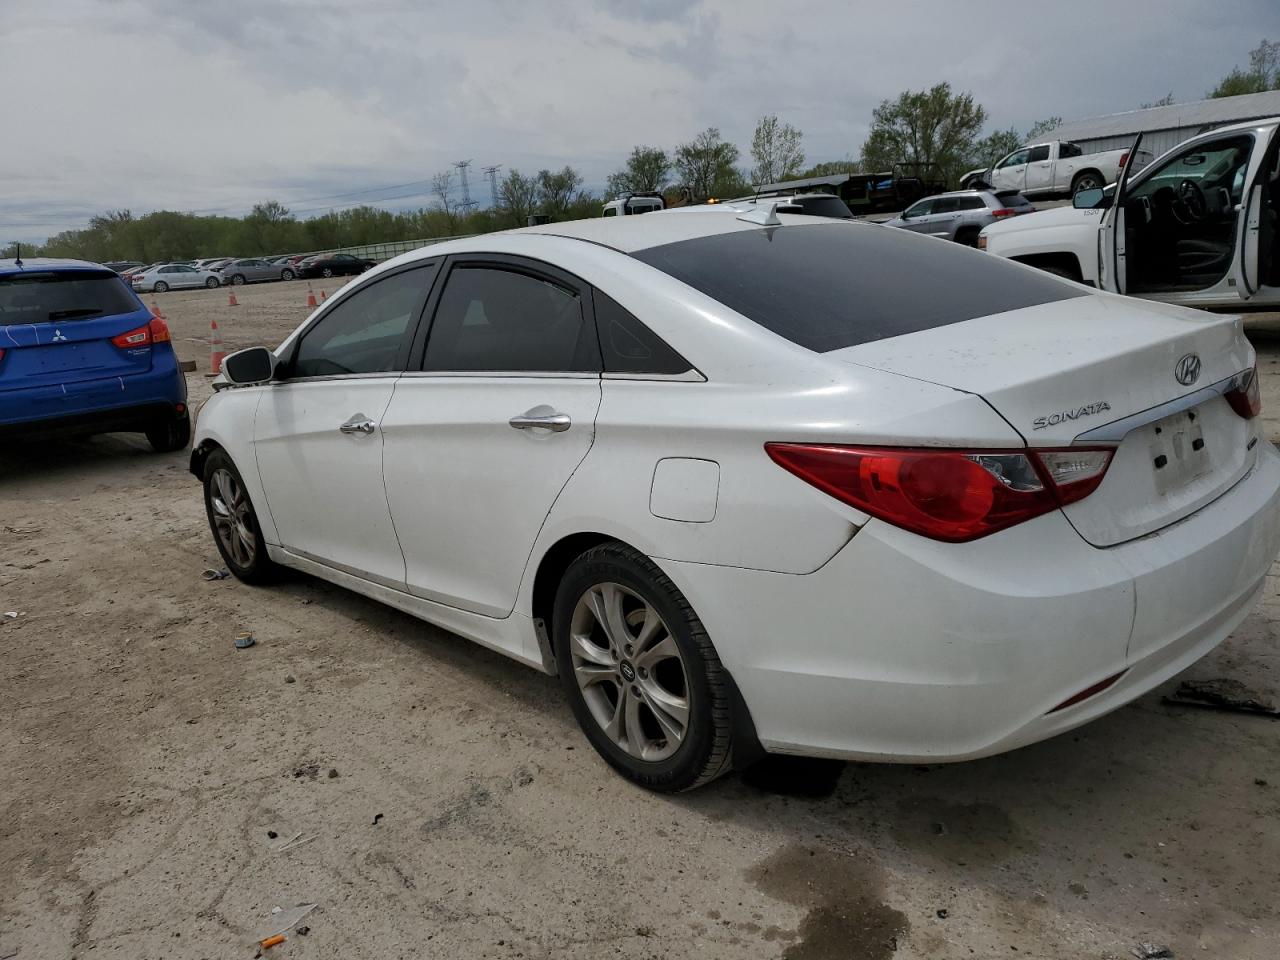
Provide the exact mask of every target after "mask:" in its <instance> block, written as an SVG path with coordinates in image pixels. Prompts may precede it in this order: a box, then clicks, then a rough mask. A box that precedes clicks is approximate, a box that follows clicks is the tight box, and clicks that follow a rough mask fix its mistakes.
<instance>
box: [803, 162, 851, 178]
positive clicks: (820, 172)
mask: <svg viewBox="0 0 1280 960" xmlns="http://www.w3.org/2000/svg"><path fill="white" fill-rule="evenodd" d="M861 172H862V164H861V163H859V162H858V161H857V160H854V159H853V158H852V157H845V158H844V159H843V160H823V161H822V162H821V163H815V164H814V165H813V166H812V167H810V168H809V169H808V170H801V171H800V172H799V173H798V174H796V178H797V179H801V178H808V177H834V176H835V175H836V174H838V173H861Z"/></svg>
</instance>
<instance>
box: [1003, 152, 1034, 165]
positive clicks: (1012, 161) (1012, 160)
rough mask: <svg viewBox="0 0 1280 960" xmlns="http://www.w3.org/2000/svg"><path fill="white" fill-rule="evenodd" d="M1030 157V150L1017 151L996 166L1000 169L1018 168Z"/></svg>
mask: <svg viewBox="0 0 1280 960" xmlns="http://www.w3.org/2000/svg"><path fill="white" fill-rule="evenodd" d="M1030 155H1031V151H1030V150H1015V151H1014V152H1013V153H1011V154H1009V155H1008V156H1007V157H1005V158H1004V159H1003V160H1001V161H1000V162H999V163H998V164H996V166H997V167H1000V168H1004V167H1016V166H1019V165H1020V164H1024V163H1026V162H1027V157H1028V156H1030Z"/></svg>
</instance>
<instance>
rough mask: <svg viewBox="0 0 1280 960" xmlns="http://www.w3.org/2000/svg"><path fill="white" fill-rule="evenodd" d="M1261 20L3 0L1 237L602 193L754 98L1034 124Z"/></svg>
mask: <svg viewBox="0 0 1280 960" xmlns="http://www.w3.org/2000/svg"><path fill="white" fill-rule="evenodd" d="M1064 10H1069V15H1066V16H1063V15H1061V14H1062V13H1063V11H1064ZM1015 14H1016V15H1017V16H1016V17H1015V16H1014V15H1015ZM1263 38H1270V39H1280V2H1277V0H1216V2H1213V3H1206V2H1204V0H1158V2H1157V0H1127V2H1121V3H1115V2H1112V0H1105V2H1097V0H1071V2H1070V3H1069V4H1065V5H1064V3H1063V2H1062V0H1058V2H1055V3H1047V2H1043V0H1028V2H1025V3H1022V4H1009V3H1007V2H1003V3H995V2H987V0H964V2H956V0H878V2H875V3H863V2H856V0H854V2H851V0H788V2H785V3H779V2H777V0H732V2H731V0H577V2H569V0H522V2H517V0H470V2H465V3H461V2H459V3H439V2H431V0H340V2H327V0H321V2H302V0H297V2H289V0H217V2H196V0H96V2H95V0H58V2H56V3H53V2H49V0H35V2H32V0H0V98H2V99H0V105H2V106H0V124H2V125H3V127H0V129H3V130H4V131H5V135H4V136H0V244H3V243H6V242H8V241H11V240H20V241H26V242H38V241H40V240H42V239H44V238H45V237H48V236H51V235H53V234H55V233H57V232H59V231H61V230H66V229H73V228H77V227H80V226H83V225H84V224H85V223H86V222H87V220H88V218H89V217H91V216H93V215H95V214H97V213H101V212H104V211H106V210H117V209H130V210H132V211H133V212H134V214H135V215H136V214H142V213H145V212H148V211H151V210H157V209H171V210H172V209H176V210H188V211H199V212H206V213H225V214H229V215H237V216H238V215H241V214H244V213H247V212H248V211H249V209H250V208H251V207H252V205H253V204H254V203H256V202H261V201H264V200H270V199H274V200H279V201H281V202H282V203H284V204H285V205H286V206H288V207H290V209H291V210H293V212H294V213H295V214H297V215H298V216H301V217H306V216H309V215H315V214H318V213H323V212H325V211H327V210H329V209H342V208H343V207H344V206H350V205H355V204H357V203H360V202H370V203H375V204H378V205H383V206H387V207H388V208H391V209H405V208H415V207H418V206H428V205H430V203H431V198H430V196H429V193H428V190H429V185H428V184H427V183H426V182H424V181H427V180H428V179H429V178H430V177H431V176H432V175H433V174H435V173H437V172H440V171H442V170H445V169H448V168H449V167H450V166H451V164H453V163H454V162H456V161H460V160H468V159H470V160H473V161H474V162H473V164H472V166H471V168H470V178H469V179H470V185H471V195H472V197H473V198H474V199H476V200H478V201H479V202H480V204H481V205H482V206H485V205H488V203H489V186H488V181H487V179H486V178H485V176H484V174H483V172H482V168H483V167H486V166H490V165H496V164H500V165H502V171H503V172H504V173H505V171H507V170H509V169H512V168H516V169H519V170H520V171H521V172H523V173H531V172H534V171H536V170H538V169H541V168H543V167H553V168H558V167H561V166H563V165H565V164H570V165H572V166H574V167H575V168H577V169H578V170H579V171H580V172H581V173H582V174H583V176H584V179H585V186H586V187H587V188H589V189H593V190H594V191H596V192H600V191H601V190H602V189H603V185H604V181H605V178H606V177H607V176H608V174H609V173H611V172H613V171H614V170H617V169H618V168H619V167H621V166H622V164H623V162H624V160H625V158H626V155H627V154H628V153H629V152H630V150H631V148H632V147H633V146H635V145H636V144H648V145H655V146H663V147H671V146H674V145H675V144H678V143H680V142H683V141H686V140H688V139H690V138H692V137H693V136H694V135H695V134H696V133H698V132H699V131H700V130H702V129H704V128H706V127H708V126H716V127H719V128H720V130H721V132H722V134H723V135H724V136H725V137H726V138H727V139H730V140H732V141H734V142H735V143H737V144H738V145H739V147H741V148H742V150H743V155H744V160H745V156H746V148H747V147H748V146H749V143H750V138H751V132H752V130H753V128H754V126H755V123H756V121H757V119H758V118H759V117H761V116H762V115H765V114H776V115H778V116H779V117H780V118H781V119H782V120H784V121H786V122H788V123H790V124H792V125H793V126H795V127H797V128H799V129H800V130H801V131H802V132H803V133H804V150H805V154H806V158H807V160H808V162H811V163H812V162H816V161H819V160H839V159H842V158H844V157H848V156H852V157H856V156H857V155H858V153H859V151H860V148H861V144H862V141H863V139H864V138H865V136H866V133H867V130H868V127H869V124H870V121H871V111H872V110H873V109H874V108H875V106H876V105H877V104H878V103H879V102H880V101H881V100H884V99H886V98H891V97H894V96H896V95H897V94H898V93H899V92H901V91H903V90H906V89H922V88H925V87H929V86H932V85H933V84H935V83H937V82H940V81H943V80H945V81H948V82H950V83H951V84H952V86H953V88H955V89H957V90H967V91H970V92H972V93H973V94H974V96H975V98H976V99H977V101H978V102H979V103H981V104H982V105H983V106H984V107H985V108H986V110H987V112H988V114H989V117H990V120H989V123H988V129H995V128H1007V127H1009V126H1013V127H1016V128H1018V129H1020V130H1025V129H1026V128H1027V127H1029V126H1030V125H1031V124H1032V123H1034V122H1035V121H1037V120H1039V119H1041V118H1043V117H1047V116H1054V115H1056V116H1061V117H1063V118H1064V119H1068V120H1070V119H1077V118H1081V117H1089V116H1095V115H1098V114H1104V113H1113V112H1116V111H1120V110H1128V109H1133V108H1136V107H1138V106H1139V105H1140V104H1141V103H1143V102H1149V101H1153V100H1156V99H1158V98H1159V97H1162V96H1164V95H1165V94H1167V93H1170V92H1172V93H1173V94H1174V96H1175V97H1176V98H1177V99H1178V100H1180V101H1182V100H1196V99H1200V98H1201V97H1203V96H1204V95H1205V93H1206V92H1207V91H1208V90H1209V89H1211V88H1212V87H1213V86H1214V85H1215V84H1216V83H1217V81H1218V80H1219V79H1220V78H1221V77H1222V76H1223V75H1224V74H1226V73H1227V72H1228V71H1229V70H1230V69H1231V68H1232V67H1233V66H1235V65H1237V64H1240V65H1243V64H1245V63H1246V62H1247V59H1248V51H1249V50H1250V49H1252V48H1253V47H1255V46H1256V45H1257V43H1258V41H1259V40H1260V39H1263Z"/></svg>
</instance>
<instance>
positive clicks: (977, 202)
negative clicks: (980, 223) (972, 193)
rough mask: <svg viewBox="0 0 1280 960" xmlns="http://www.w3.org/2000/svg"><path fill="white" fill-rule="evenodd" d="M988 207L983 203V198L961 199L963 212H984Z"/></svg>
mask: <svg viewBox="0 0 1280 960" xmlns="http://www.w3.org/2000/svg"><path fill="white" fill-rule="evenodd" d="M986 206H987V205H986V204H985V203H983V202H982V198H981V197H961V198H960V209H961V210H984V209H986Z"/></svg>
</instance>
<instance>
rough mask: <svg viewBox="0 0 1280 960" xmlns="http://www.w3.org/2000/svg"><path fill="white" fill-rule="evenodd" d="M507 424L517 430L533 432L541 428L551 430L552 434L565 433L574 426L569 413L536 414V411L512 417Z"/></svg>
mask: <svg viewBox="0 0 1280 960" xmlns="http://www.w3.org/2000/svg"><path fill="white" fill-rule="evenodd" d="M507 423H509V424H511V426H513V427H515V428H516V429H517V430H532V429H534V428H536V427H541V428H542V429H543V430H550V431H551V432H552V433H564V432H565V431H566V430H568V429H569V428H570V427H571V426H573V420H572V419H571V418H570V417H569V415H568V414H567V413H536V412H535V411H534V410H529V411H527V412H525V413H522V414H519V415H518V416H515V417H512V418H511V419H510V420H508V421H507Z"/></svg>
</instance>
